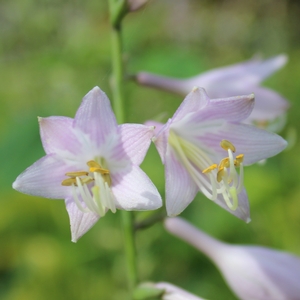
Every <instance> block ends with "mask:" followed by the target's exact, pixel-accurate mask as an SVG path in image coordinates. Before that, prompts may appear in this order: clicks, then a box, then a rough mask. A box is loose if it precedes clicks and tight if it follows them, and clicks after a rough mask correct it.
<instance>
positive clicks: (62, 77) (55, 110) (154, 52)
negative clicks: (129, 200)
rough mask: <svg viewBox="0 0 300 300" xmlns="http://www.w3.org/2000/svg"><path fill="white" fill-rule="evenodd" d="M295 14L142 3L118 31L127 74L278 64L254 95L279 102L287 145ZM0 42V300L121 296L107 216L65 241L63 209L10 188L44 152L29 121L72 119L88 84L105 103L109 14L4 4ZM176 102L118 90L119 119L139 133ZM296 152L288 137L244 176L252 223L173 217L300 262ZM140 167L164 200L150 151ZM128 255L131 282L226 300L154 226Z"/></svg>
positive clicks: (268, 7)
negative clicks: (133, 256) (122, 99)
mask: <svg viewBox="0 0 300 300" xmlns="http://www.w3.org/2000/svg"><path fill="white" fill-rule="evenodd" d="M299 15H300V6H299V3H298V2H297V1H288V0H280V1H275V0H264V1H238V0H224V1H220V0H218V1H217V0H215V1H211V0H210V1H208V0H206V1H204V0H203V1H202V0H199V1H197V0H185V1H180V0H160V1H159V0H149V3H148V5H147V6H146V7H145V8H143V9H142V10H140V11H138V12H136V13H133V14H130V15H128V16H127V17H126V18H125V20H124V24H123V29H124V47H125V49H124V50H125V54H124V61H125V63H126V70H127V73H128V74H134V73H135V72H138V71H141V70H144V71H149V72H154V73H158V74H162V75H168V76H175V77H176V76H177V77H189V76H193V75H196V74H198V73H200V72H203V71H205V70H209V69H211V68H216V67H221V66H225V65H229V64H232V63H236V62H240V61H243V60H247V59H249V58H251V57H252V56H253V55H256V54H260V55H262V56H263V57H269V56H273V55H277V54H280V53H286V54H288V56H289V62H288V64H287V66H286V67H284V68H283V69H282V70H280V71H278V72H277V73H276V74H275V75H273V76H272V77H271V78H270V79H268V80H267V81H266V82H265V83H264V85H265V86H267V87H269V88H273V89H274V90H276V91H277V92H279V93H281V94H282V95H283V96H284V97H286V98H287V99H289V101H290V103H291V109H290V111H289V113H288V121H287V125H286V127H285V129H284V130H283V132H281V133H280V134H281V135H282V136H283V137H284V138H289V137H290V136H291V132H298V131H299V129H300V123H299V112H300V101H299V98H300V85H299V79H300V39H299V34H300V24H299V19H298V17H299ZM0 40H1V43H0V55H1V56H0V103H1V106H0V113H1V117H0V125H1V126H0V143H1V146H0V157H1V167H0V180H1V181H0V182H1V191H0V192H1V196H0V207H1V208H0V299H5V300H19V299H22V300H39V299H43V300H48V299H49V300H50V299H51V300H53V299H85V300H90V299H91V300H93V299H112V300H120V299H121V300H122V299H126V278H125V273H126V271H125V265H124V261H123V250H122V247H123V244H122V237H121V233H120V228H119V227H120V224H119V214H118V213H116V214H115V215H113V214H111V213H108V214H107V216H105V218H103V219H102V220H100V221H99V222H98V223H97V224H96V225H95V226H94V227H93V228H92V229H91V230H90V231H89V232H88V233H87V234H86V235H85V236H84V237H83V238H81V239H80V240H79V241H78V243H77V244H73V243H72V242H71V241H70V229H69V221H68V215H67V212H66V210H65V206H64V202H63V201H57V200H48V199H42V198H38V197H33V196H27V195H22V194H20V193H18V192H16V191H14V190H12V188H11V185H12V182H13V181H14V179H15V178H16V177H17V176H18V175H19V174H20V173H21V172H22V171H23V170H24V169H25V168H27V167H28V166H29V165H31V164H32V163H33V162H35V161H36V160H37V159H39V158H40V157H42V156H43V155H44V151H43V149H42V146H41V142H40V138H39V129H38V123H37V116H42V117H46V116H51V115H62V116H70V117H73V116H74V114H75V112H76V110H77V108H78V106H79V104H80V102H81V99H82V97H83V96H84V95H85V94H86V93H87V92H88V91H89V90H90V89H92V88H93V87H94V86H95V85H98V86H99V87H100V88H101V89H102V90H104V91H105V92H106V93H107V94H108V96H109V97H111V91H110V85H109V81H110V74H111V58H110V29H109V15H108V7H107V3H106V1H103V0H97V1H96V0H89V1H83V0H77V1H69V0H62V1H58V0H52V1H50V0H42V1H38V0H10V1H3V0H2V1H1V2H0ZM204 88H205V87H204ZM181 101H182V97H180V96H174V95H171V94H168V93H167V92H162V91H156V90H152V89H150V88H145V87H140V86H137V85H136V84H135V83H134V82H130V81H128V84H127V86H126V116H127V120H128V122H134V123H141V122H144V121H145V120H147V119H150V118H153V117H156V116H157V115H159V114H161V113H164V114H165V118H166V119H167V118H168V117H171V116H172V114H173V113H174V111H175V110H176V108H177V107H178V105H179V104H180V103H181ZM299 147H300V141H299V139H298V140H296V143H295V145H294V147H292V148H291V149H289V150H286V151H284V152H283V153H281V154H279V155H278V156H277V157H274V158H271V159H269V160H268V161H267V163H266V164H265V165H263V166H259V165H253V166H251V167H248V168H246V170H245V186H246V188H247V191H248V194H249V199H250V206H251V216H252V222H251V223H250V224H244V223H243V222H242V221H241V220H239V219H237V218H235V217H234V216H232V215H230V214H228V213H227V212H225V211H224V210H222V209H221V208H219V207H218V206H216V205H215V204H214V203H212V202H211V201H209V200H207V199H206V198H205V197H204V196H202V195H200V194H199V195H198V196H197V198H196V199H195V200H194V201H193V203H192V204H191V205H190V206H189V207H188V208H187V209H186V210H185V211H184V213H183V214H182V216H183V217H185V218H186V219H188V220H190V221H191V222H192V223H193V224H195V225H197V226H198V227H200V228H202V229H203V230H205V231H206V232H208V233H210V234H211V235H213V236H215V237H217V238H219V239H221V240H223V241H227V242H231V243H237V244H259V245H264V246H267V247H273V248H277V249H282V250H287V251H290V252H292V253H295V254H298V255H300V238H299V228H300V227H299V226H300V185H299V178H300V158H299V153H300V152H299ZM142 167H143V169H144V170H145V171H146V172H147V173H148V174H149V176H150V177H151V179H152V180H153V182H154V183H155V184H156V185H157V187H158V189H159V191H160V192H161V194H162V196H163V195H164V173H163V166H162V165H161V162H160V159H159V156H158V154H157V153H156V150H155V149H154V147H153V146H151V148H150V151H149V154H148V155H147V157H146V160H145V162H144V163H143V165H142ZM144 214H146V213H144ZM144 214H142V213H137V217H138V218H142V217H143V216H144ZM137 250H138V263H139V273H140V279H141V280H147V281H149V280H151V281H169V282H172V283H174V284H176V285H178V286H181V287H183V288H185V289H187V290H189V291H190V292H193V293H195V294H198V295H199V296H202V297H204V298H208V299H212V300H213V299H221V298H222V299H224V300H226V299H235V298H234V296H233V294H232V293H231V291H230V290H229V289H228V288H227V286H226V284H225V283H224V281H223V279H222V277H221V275H220V274H219V272H218V271H217V269H216V268H215V267H214V266H213V265H212V264H211V263H210V261H208V259H207V258H206V257H204V256H203V255H202V254H201V253H199V252H197V251H196V250H195V249H193V248H191V247H190V246H189V245H187V244H184V243H183V242H181V241H179V240H177V239H176V238H174V237H172V236H170V235H169V234H168V233H166V232H165V230H164V228H163V226H162V224H160V223H158V224H156V225H155V226H153V227H151V228H150V229H146V230H142V231H139V232H138V234H137ZM220 295H222V296H221V298H220Z"/></svg>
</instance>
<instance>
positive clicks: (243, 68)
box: [136, 55, 289, 131]
mask: <svg viewBox="0 0 300 300" xmlns="http://www.w3.org/2000/svg"><path fill="white" fill-rule="evenodd" d="M286 62H287V57H286V56H285V55H278V56H275V57H272V58H270V59H267V60H261V59H257V58H255V59H252V60H249V61H246V62H243V63H239V64H235V65H232V66H227V67H223V68H218V69H213V70H210V71H207V72H204V73H203V74H200V75H197V76H195V77H191V78H188V79H175V78H168V77H163V76H158V75H154V74H151V73H146V72H141V73H139V74H137V77H136V80H137V81H138V82H139V83H140V84H143V85H147V86H152V87H156V88H161V89H165V90H168V91H171V92H176V93H179V94H182V95H186V94H187V93H189V92H190V91H191V89H192V88H193V87H194V86H201V87H204V88H205V90H206V91H207V93H208V95H209V96H210V97H211V98H223V97H232V96H235V95H245V94H248V93H254V94H255V98H256V102H255V106H254V109H253V112H252V114H251V115H250V116H249V117H248V118H247V119H246V120H244V122H246V123H253V124H255V125H258V126H260V127H263V128H266V127H267V128H269V129H271V130H273V131H278V130H280V129H281V127H282V125H284V122H285V121H284V120H285V112H286V110H287V108H288V106H289V105H288V103H287V101H286V100H285V99H284V98H283V97H282V96H281V95H279V94H278V93H276V92H274V91H273V90H271V89H268V88H265V87H261V86H260V83H261V82H262V81H263V80H264V79H266V78H267V77H269V76H270V75H271V74H272V73H274V72H275V71H277V70H278V69H280V68H282V67H283V66H284V65H285V64H286Z"/></svg>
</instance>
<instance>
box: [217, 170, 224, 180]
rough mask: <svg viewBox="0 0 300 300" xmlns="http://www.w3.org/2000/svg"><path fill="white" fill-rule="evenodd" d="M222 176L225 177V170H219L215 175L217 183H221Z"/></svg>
mask: <svg viewBox="0 0 300 300" xmlns="http://www.w3.org/2000/svg"><path fill="white" fill-rule="evenodd" d="M224 176H225V170H224V168H222V169H219V171H218V173H217V181H218V182H221V181H222V180H223V177H224Z"/></svg>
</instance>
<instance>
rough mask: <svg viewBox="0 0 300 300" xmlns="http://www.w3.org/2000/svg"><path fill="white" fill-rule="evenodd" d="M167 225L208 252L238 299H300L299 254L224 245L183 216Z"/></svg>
mask: <svg viewBox="0 0 300 300" xmlns="http://www.w3.org/2000/svg"><path fill="white" fill-rule="evenodd" d="M165 227H166V229H167V230H168V231H169V232H171V233H172V234H174V235H175V236H177V237H179V238H181V239H182V240H184V241H186V242H188V243H190V244H191V245H193V246H194V247H196V248H197V249H199V250H200V251H202V252H203V253H205V254H206V255H207V256H208V257H209V258H210V259H211V260H212V261H213V262H214V263H215V264H216V266H217V267H218V268H219V270H220V271H221V273H222V274H223V276H224V279H225V280H226V281H227V283H228V285H229V286H230V288H231V289H232V290H233V292H234V293H235V294H236V295H237V296H238V298H239V299H242V300H252V299H253V300H298V299H300V285H299V278H300V258H299V257H297V256H295V255H292V254H290V253H287V252H283V251H277V250H272V249H268V248H265V247H258V246H239V245H229V244H225V243H223V242H221V241H218V240H216V239H214V238H212V237H211V236H208V235H207V234H205V233H204V232H202V231H200V230H199V229H197V228H195V227H194V226H192V225H191V224H189V223H188V222H186V221H184V220H183V219H181V218H170V219H167V220H166V221H165Z"/></svg>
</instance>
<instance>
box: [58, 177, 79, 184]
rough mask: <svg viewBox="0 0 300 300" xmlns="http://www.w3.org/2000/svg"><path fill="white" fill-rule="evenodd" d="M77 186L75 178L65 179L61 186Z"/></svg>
mask: <svg viewBox="0 0 300 300" xmlns="http://www.w3.org/2000/svg"><path fill="white" fill-rule="evenodd" d="M73 184H74V185H77V184H76V178H67V179H65V180H63V181H62V183H61V185H63V186H71V185H73Z"/></svg>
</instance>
